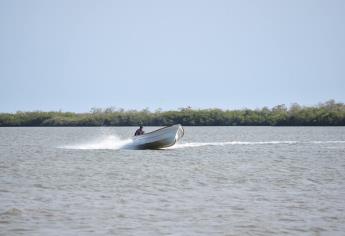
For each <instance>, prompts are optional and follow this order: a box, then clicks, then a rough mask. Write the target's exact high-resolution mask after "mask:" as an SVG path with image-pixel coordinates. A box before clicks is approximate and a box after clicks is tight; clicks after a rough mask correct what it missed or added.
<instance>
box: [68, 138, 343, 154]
mask: <svg viewBox="0 0 345 236" xmlns="http://www.w3.org/2000/svg"><path fill="white" fill-rule="evenodd" d="M131 143H132V140H131V139H121V138H119V137H118V136H116V135H108V136H103V137H100V138H97V139H94V140H92V141H88V142H84V143H80V144H74V145H66V146H62V147H61V148H64V149H80V150H97V149H110V150H118V149H130V146H131ZM302 143H303V144H329V143H334V144H341V143H345V141H250V142H249V141H228V142H189V143H177V144H176V145H174V146H172V147H169V148H168V149H181V148H194V147H203V146H226V145H281V144H302Z"/></svg>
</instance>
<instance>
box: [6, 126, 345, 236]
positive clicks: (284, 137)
mask: <svg viewBox="0 0 345 236" xmlns="http://www.w3.org/2000/svg"><path fill="white" fill-rule="evenodd" d="M153 129H155V128H154V127H148V128H146V130H147V131H149V130H153ZM134 131H135V128H134V127H121V128H104V127H103V128H102V127H100V128H0V235H344V232H345V127H185V137H184V138H183V140H182V143H180V144H178V145H177V146H176V147H173V148H169V149H166V150H155V151H150V150H145V151H138V150H137V151H136V150H123V149H121V146H122V145H123V144H124V143H126V142H127V140H126V139H127V138H128V137H130V136H131V135H132V133H133V132H134Z"/></svg>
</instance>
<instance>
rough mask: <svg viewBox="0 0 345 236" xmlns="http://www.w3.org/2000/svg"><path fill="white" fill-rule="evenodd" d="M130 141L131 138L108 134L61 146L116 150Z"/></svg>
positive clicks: (65, 147)
mask: <svg viewBox="0 0 345 236" xmlns="http://www.w3.org/2000/svg"><path fill="white" fill-rule="evenodd" d="M131 143H132V140H131V139H121V138H119V137H118V136H116V135H108V136H103V137H99V138H96V139H94V140H91V141H88V142H84V143H80V144H74V145H66V146H62V147H61V148H64V149H80V150H97V149H111V150H118V149H122V148H124V147H127V146H129V145H130V144H131Z"/></svg>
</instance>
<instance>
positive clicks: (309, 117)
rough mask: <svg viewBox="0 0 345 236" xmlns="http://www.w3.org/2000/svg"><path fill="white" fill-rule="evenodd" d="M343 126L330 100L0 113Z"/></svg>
mask: <svg viewBox="0 0 345 236" xmlns="http://www.w3.org/2000/svg"><path fill="white" fill-rule="evenodd" d="M177 123H179V124H182V125H186V126H193V125H196V126H237V125H238V126H240V125H243V126H251V125H259V126H344V125H345V104H343V103H337V102H335V101H334V100H330V101H327V102H325V103H320V104H319V105H317V106H300V105H298V104H293V105H291V106H290V107H287V106H285V105H278V106H275V107H273V108H267V107H264V108H262V109H255V110H253V109H241V110H221V109H198V110H194V109H192V108H181V109H179V110H177V111H161V110H157V111H154V112H151V111H149V110H148V109H145V110H141V111H137V110H123V109H115V108H106V109H100V108H92V109H91V111H90V112H89V113H72V112H42V111H35V112H20V111H19V112H16V113H0V126H2V127H5V126H137V125H140V124H141V125H144V126H166V125H172V124H177Z"/></svg>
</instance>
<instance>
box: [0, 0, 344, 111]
mask: <svg viewBox="0 0 345 236" xmlns="http://www.w3.org/2000/svg"><path fill="white" fill-rule="evenodd" d="M331 98H333V99H335V100H337V101H341V102H345V1H344V0H323V1H318V0H281V1H279V0H262V1H260V0H251V1H249V0H237V1H231V0H224V1H220V0H209V1H200V0H190V1H188V0H181V1H176V0H170V1H162V0H157V1H143V0H137V1H128V0H126V1H115V0H108V1H106V0H93V1H85V0H80V1H75V0H65V1H63V0H56V1H52V0H51V1H49V0H41V1H35V0H30V1H27V0H22V1H18V0H0V112H15V111H17V110H25V111H27V110H59V109H62V110H64V111H78V112H80V111H89V109H90V108H91V107H103V108H104V107H109V106H115V107H123V108H126V109H132V108H137V109H142V108H145V107H148V108H150V109H152V110H154V109H156V108H159V107H161V108H163V109H175V108H179V107H186V106H192V107H194V108H209V107H219V108H229V109H232V108H243V107H248V108H256V107H262V106H273V105H277V104H282V103H285V104H287V105H289V104H291V103H293V102H298V103H301V104H304V105H313V104H317V103H318V102H321V101H325V100H328V99H331Z"/></svg>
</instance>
